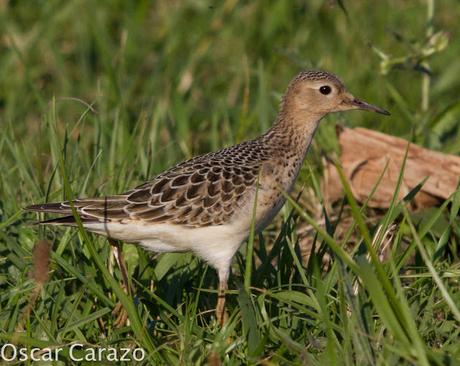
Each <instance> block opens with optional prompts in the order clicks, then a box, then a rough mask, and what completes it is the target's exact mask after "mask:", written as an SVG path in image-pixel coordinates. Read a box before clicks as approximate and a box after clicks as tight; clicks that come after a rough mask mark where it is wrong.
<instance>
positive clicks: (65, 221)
mask: <svg viewBox="0 0 460 366" xmlns="http://www.w3.org/2000/svg"><path fill="white" fill-rule="evenodd" d="M80 220H81V223H82V224H83V225H84V224H90V223H96V222H99V221H98V220H95V219H88V218H85V217H80ZM36 224H37V225H67V226H75V225H77V223H76V221H75V217H73V216H64V217H57V218H55V219H48V220H43V221H39V222H37V223H36Z"/></svg>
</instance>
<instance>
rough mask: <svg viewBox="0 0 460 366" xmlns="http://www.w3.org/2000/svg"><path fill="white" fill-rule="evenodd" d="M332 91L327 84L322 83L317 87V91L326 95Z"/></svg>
mask: <svg viewBox="0 0 460 366" xmlns="http://www.w3.org/2000/svg"><path fill="white" fill-rule="evenodd" d="M331 91H332V89H331V87H330V86H329V85H323V86H322V87H320V88H319V92H320V93H321V94H324V95H328V94H329V93H330V92H331Z"/></svg>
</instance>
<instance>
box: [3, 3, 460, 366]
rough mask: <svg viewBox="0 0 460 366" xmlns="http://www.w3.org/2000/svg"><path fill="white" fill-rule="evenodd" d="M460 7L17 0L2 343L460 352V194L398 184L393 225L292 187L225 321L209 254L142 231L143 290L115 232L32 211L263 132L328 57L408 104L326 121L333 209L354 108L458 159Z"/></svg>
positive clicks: (8, 44) (6, 46)
mask: <svg viewBox="0 0 460 366" xmlns="http://www.w3.org/2000/svg"><path fill="white" fill-rule="evenodd" d="M459 17H460V5H459V3H458V1H457V0H443V1H434V0H426V1H423V0H418V1H416V0H414V1H403V0H388V1H387V0H385V1H372V2H371V1H343V0H342V1H333V0H311V1H284V0H274V1H262V0H255V1H250V2H245V1H240V2H239V1H237V0H226V1H201V0H190V1H183V2H182V1H166V0H164V1H156V2H155V1H154V2H150V1H137V2H129V1H121V0H119V1H111V2H109V1H100V2H97V1H87V0H75V1H54V0H51V1H35V2H25V1H23V2H21V1H6V0H3V1H0V32H1V33H0V171H1V173H0V345H2V344H5V343H15V344H21V345H23V346H26V347H29V348H31V347H39V348H44V347H48V346H49V347H63V348H64V351H63V353H62V354H61V362H62V364H77V363H78V362H77V361H74V360H71V359H70V355H69V348H70V345H71V344H75V343H77V342H78V343H81V344H84V345H85V346H88V347H90V346H91V347H95V348H101V347H102V348H107V347H115V348H121V347H140V348H142V349H144V350H145V352H146V357H145V359H144V361H143V362H142V363H144V364H155V365H160V364H167V365H175V364H184V365H200V364H206V363H209V364H210V365H218V364H220V363H222V364H226V365H240V364H264V365H278V364H279V365H301V364H302V365H456V364H460V288H459V276H460V259H459V253H460V252H459V241H460V225H459V220H458V215H459V209H460V191H457V192H456V193H455V194H453V195H452V196H451V198H450V199H449V200H447V201H446V202H445V203H444V204H443V205H441V206H440V207H436V208H432V209H428V210H425V211H421V212H417V213H412V212H409V211H408V210H407V209H406V206H407V205H406V204H407V201H408V200H410V197H408V198H407V200H405V201H402V202H399V201H397V200H396V199H395V200H394V201H393V203H392V205H391V207H390V209H389V210H387V211H385V212H383V213H382V214H381V216H379V217H377V218H375V217H374V218H373V220H369V219H370V218H371V216H372V215H374V211H371V210H368V209H367V208H366V205H358V204H357V203H356V202H355V201H354V200H353V197H352V196H351V194H348V199H347V200H346V202H345V203H346V207H345V211H346V212H347V213H348V215H349V217H351V220H347V222H346V223H345V222H343V221H342V220H341V218H340V216H339V219H338V220H337V219H332V217H334V218H336V217H337V212H327V211H324V215H323V216H322V217H317V215H316V214H315V212H313V211H312V210H311V208H310V206H309V205H306V204H303V203H301V204H300V205H297V204H296V203H295V202H290V203H288V204H287V205H286V206H285V207H284V208H283V210H282V213H281V214H280V215H278V217H277V219H276V220H275V222H274V223H273V224H272V225H271V226H270V227H269V228H267V229H266V230H265V231H264V232H263V233H262V234H260V235H256V237H255V238H251V239H250V244H251V245H250V246H252V245H254V246H255V248H257V249H256V250H255V254H254V258H253V260H252V261H248V260H247V258H248V257H247V256H246V245H243V247H242V248H241V250H240V252H239V253H238V255H237V256H236V258H235V260H234V265H233V274H232V276H231V279H230V289H231V290H230V291H229V294H228V296H227V304H228V310H229V313H230V319H229V322H228V323H227V326H226V327H225V328H223V329H221V328H220V327H219V326H218V325H217V323H216V321H215V319H214V315H213V308H214V306H215V302H216V292H215V288H216V285H217V283H216V274H215V272H214V270H213V269H212V268H210V267H208V266H206V265H205V263H203V262H201V261H200V260H198V259H197V258H196V257H194V256H192V255H191V254H164V255H158V256H154V255H152V254H148V253H146V252H145V251H143V250H142V249H137V248H136V247H134V246H131V245H125V246H124V254H125V256H126V259H127V262H128V270H129V274H130V278H131V281H132V284H133V287H134V294H133V299H134V302H133V301H132V299H131V298H129V297H127V296H126V295H124V293H123V291H122V289H121V287H120V284H119V283H120V278H121V276H120V272H119V270H118V267H117V266H114V265H113V257H112V256H111V254H110V248H109V245H108V244H107V242H106V240H105V239H103V238H101V237H97V236H93V235H90V234H87V233H85V232H84V231H83V230H75V229H73V230H72V229H56V228H53V229H49V228H44V227H37V226H32V225H30V223H32V222H33V221H35V220H37V218H39V217H37V216H36V215H32V214H27V215H25V214H24V213H23V211H22V208H23V207H24V206H27V205H29V204H32V203H40V202H44V201H56V200H62V199H66V198H69V197H77V196H93V195H103V194H112V193H116V192H122V191H124V190H126V189H128V188H132V187H133V186H135V185H137V184H139V183H141V182H142V181H144V180H146V179H148V178H149V177H152V176H154V175H155V174H156V173H159V172H161V171H162V170H163V169H165V168H167V167H169V166H171V165H172V164H174V163H176V162H179V161H181V160H184V159H186V158H190V157H191V156H193V155H195V154H198V153H203V152H207V151H210V150H213V149H217V148H219V147H222V146H226V145H229V144H232V143H235V142H239V141H242V140H244V139H248V138H251V137H254V136H256V135H257V134H259V133H261V132H263V131H265V130H266V129H267V128H268V127H269V126H270V125H271V123H272V121H273V120H274V118H275V116H276V111H277V108H278V104H279V98H280V96H281V94H282V93H283V91H284V89H285V88H286V86H287V84H288V82H289V81H290V79H291V78H292V77H293V76H294V75H295V74H296V73H297V72H299V71H300V70H303V69H308V68H321V69H325V70H329V71H332V72H334V73H336V74H338V75H340V77H341V78H342V79H343V81H344V82H345V84H346V85H347V86H348V87H349V89H350V91H351V92H352V93H354V94H355V95H357V96H359V97H362V98H363V99H365V100H367V101H369V102H371V103H375V104H377V105H379V106H382V107H384V108H385V109H388V110H390V111H391V113H392V116H391V117H390V118H381V117H380V116H377V115H374V114H370V113H364V112H362V113H359V112H353V113H348V114H338V115H333V116H329V117H327V118H326V119H325V120H324V121H323V122H322V125H321V127H320V129H319V131H318V133H317V135H316V137H315V142H314V145H313V148H312V149H311V151H310V153H309V157H308V159H307V161H306V162H305V165H304V167H303V169H302V173H301V177H300V179H299V182H298V185H299V187H300V186H302V185H304V186H306V187H307V189H308V188H309V187H311V189H310V191H311V192H314V194H313V197H311V199H313V200H315V203H316V204H319V203H320V202H321V197H320V193H319V190H318V189H317V186H318V182H319V181H320V179H321V156H322V155H323V154H324V153H330V152H333V151H336V149H337V144H336V137H335V125H336V124H342V125H346V126H365V127H368V128H372V129H376V130H379V131H383V132H385V133H389V134H393V135H396V136H401V137H404V138H406V139H408V140H410V141H412V142H415V143H418V144H420V145H423V146H425V147H428V148H432V149H434V150H438V151H443V152H447V153H451V154H457V155H458V154H460V97H459V96H460V77H459V75H460V62H459V55H460V42H458V39H459V37H460V26H459V22H458V19H459ZM428 70H430V71H431V72H428ZM345 188H346V187H345ZM348 193H349V192H348ZM300 202H305V199H301V200H300ZM337 211H338V210H337ZM329 218H331V219H329ZM343 225H348V226H346V227H345V232H346V234H345V235H344V237H339V236H338V235H336V229H337V228H339V227H341V226H342V229H343ZM305 227H310V228H313V229H315V230H314V231H313V234H311V235H312V236H314V242H315V247H316V254H314V255H312V256H311V257H310V260H309V261H308V263H306V264H305V263H302V262H301V258H300V255H299V252H300V249H299V236H301V235H302V230H304V228H305ZM389 233H391V235H392V236H391V238H392V239H391V241H390V242H389V243H388V237H389V235H388V234H389ZM40 239H48V240H49V242H51V243H52V251H51V254H50V255H51V258H50V263H49V268H50V272H49V274H48V275H47V267H46V261H47V259H46V250H45V251H44V252H43V253H39V252H37V251H35V252H34V253H35V254H34V255H33V254H32V253H33V252H32V249H33V247H34V245H35V244H36V243H37V241H38V240H40ZM252 239H254V240H252ZM385 244H386V245H388V244H389V247H390V250H389V253H388V256H387V257H388V258H386V259H385V260H383V261H381V260H380V259H379V253H380V249H381V247H382V246H383V245H385ZM345 247H347V248H352V249H351V251H345V250H344V248H345ZM325 256H330V258H331V259H330V261H329V262H328V263H324V262H323V258H324V257H325ZM259 263H262V264H259ZM31 271H32V272H34V274H32V275H31ZM245 273H246V274H249V276H248V275H245ZM118 301H121V302H122V303H123V304H124V305H125V307H126V309H127V312H128V314H129V318H130V323H129V325H126V326H124V327H121V328H117V327H115V325H114V317H113V316H112V315H111V312H112V310H113V308H114V306H115V304H116V303H117V302H118ZM82 352H83V351H81V352H80V353H78V354H79V355H81V354H82ZM0 363H1V362H0ZM119 363H120V364H123V363H122V362H119ZM124 364H139V363H137V362H135V361H130V362H126V363H124Z"/></svg>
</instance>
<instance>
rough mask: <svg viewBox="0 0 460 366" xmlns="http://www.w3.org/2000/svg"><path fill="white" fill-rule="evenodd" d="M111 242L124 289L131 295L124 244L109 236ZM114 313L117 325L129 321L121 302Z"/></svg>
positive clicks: (122, 324) (119, 325)
mask: <svg viewBox="0 0 460 366" xmlns="http://www.w3.org/2000/svg"><path fill="white" fill-rule="evenodd" d="M108 241H109V244H110V245H112V246H113V247H114V248H115V252H114V256H115V259H116V261H117V264H118V267H119V268H120V272H121V277H122V279H123V284H122V287H123V290H124V291H125V292H126V293H127V294H128V295H129V296H131V286H130V285H129V281H128V270H127V269H126V262H125V260H124V257H123V244H122V243H121V242H119V241H118V240H115V239H112V238H108ZM112 314H113V315H116V316H117V319H116V320H115V323H114V324H115V326H116V327H122V326H124V325H125V324H126V323H127V320H128V313H127V312H126V310H125V309H123V305H122V304H121V303H120V302H119V303H117V304H116V305H115V308H114V309H113V311H112Z"/></svg>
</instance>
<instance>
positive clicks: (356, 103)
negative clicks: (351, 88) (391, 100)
mask: <svg viewBox="0 0 460 366" xmlns="http://www.w3.org/2000/svg"><path fill="white" fill-rule="evenodd" d="M349 103H350V106H352V107H353V109H362V110H365V111H371V112H375V113H380V114H384V115H385V116H389V115H390V112H388V111H386V110H385V109H383V108H380V107H377V106H375V105H373V104H369V103H366V102H365V101H363V100H361V99H358V98H353V99H351V101H350V102H349Z"/></svg>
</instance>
